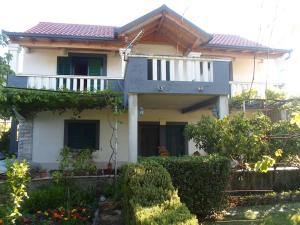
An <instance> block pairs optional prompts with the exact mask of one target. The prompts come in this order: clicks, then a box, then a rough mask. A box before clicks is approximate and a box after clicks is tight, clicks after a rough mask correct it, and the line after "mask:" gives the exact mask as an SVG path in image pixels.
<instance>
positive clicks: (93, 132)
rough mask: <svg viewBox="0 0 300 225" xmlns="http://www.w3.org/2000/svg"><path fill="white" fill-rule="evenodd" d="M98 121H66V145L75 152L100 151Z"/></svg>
mask: <svg viewBox="0 0 300 225" xmlns="http://www.w3.org/2000/svg"><path fill="white" fill-rule="evenodd" d="M99 126H100V123H99V121H98V120H65V129H64V145H65V146H68V147H70V148H71V149H74V150H80V149H92V150H98V149H99Z"/></svg>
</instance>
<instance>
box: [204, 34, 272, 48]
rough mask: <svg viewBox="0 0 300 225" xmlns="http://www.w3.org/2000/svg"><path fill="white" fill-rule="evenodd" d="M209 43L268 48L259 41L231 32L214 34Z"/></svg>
mask: <svg viewBox="0 0 300 225" xmlns="http://www.w3.org/2000/svg"><path fill="white" fill-rule="evenodd" d="M208 45H211V46H212V45H216V46H217V45H221V46H224V47H225V46H227V47H232V46H235V47H248V48H249V47H250V48H255V47H256V48H268V47H267V46H264V45H262V44H260V43H258V42H255V41H250V40H248V39H246V38H243V37H240V36H238V35H230V34H213V38H212V39H211V40H210V41H209V43H208Z"/></svg>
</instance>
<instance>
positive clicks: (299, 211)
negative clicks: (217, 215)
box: [204, 203, 300, 225]
mask: <svg viewBox="0 0 300 225" xmlns="http://www.w3.org/2000/svg"><path fill="white" fill-rule="evenodd" d="M222 224H224V225H227V224H230V225H300V203H289V204H276V205H264V206H252V207H237V208H234V209H231V210H228V211H227V212H226V213H225V216H224V219H223V220H220V221H217V222H213V223H211V222H206V223H204V225H222Z"/></svg>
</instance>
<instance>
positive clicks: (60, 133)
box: [32, 110, 128, 168]
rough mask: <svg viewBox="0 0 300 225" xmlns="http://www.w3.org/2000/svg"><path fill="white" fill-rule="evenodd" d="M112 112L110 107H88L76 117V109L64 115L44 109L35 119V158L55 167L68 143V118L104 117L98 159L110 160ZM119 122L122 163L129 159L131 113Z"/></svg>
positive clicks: (45, 164) (97, 152)
mask: <svg viewBox="0 0 300 225" xmlns="http://www.w3.org/2000/svg"><path fill="white" fill-rule="evenodd" d="M109 115H111V112H110V111H108V110H102V111H99V110H86V111H84V112H82V113H81V114H80V116H79V117H80V118H79V117H78V116H77V117H75V116H74V115H73V113H72V112H66V113H63V114H62V115H58V114H54V113H52V112H43V113H40V114H38V115H37V116H36V118H35V119H34V121H33V150H32V161H33V162H35V163H41V164H42V165H44V166H45V167H47V168H54V167H55V166H56V165H57V157H58V154H59V151H60V149H61V148H62V147H63V146H64V120H66V119H74V118H77V119H81V120H85V119H88V120H100V132H99V135H100V137H99V140H100V142H99V148H100V149H99V150H98V151H96V152H95V153H94V159H95V161H96V162H98V163H99V162H108V160H109V157H110V154H111V149H110V147H109V140H110V136H111V134H112V129H111V128H110V126H109V123H108V118H109V117H110V119H111V116H109ZM120 120H121V121H122V123H121V124H120V125H119V150H118V159H119V160H120V161H121V162H125V161H128V147H127V146H128V124H127V115H126V114H124V115H122V117H121V118H120Z"/></svg>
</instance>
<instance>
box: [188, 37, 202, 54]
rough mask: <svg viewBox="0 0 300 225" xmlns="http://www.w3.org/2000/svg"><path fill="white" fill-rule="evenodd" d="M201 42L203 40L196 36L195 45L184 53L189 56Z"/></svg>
mask: <svg viewBox="0 0 300 225" xmlns="http://www.w3.org/2000/svg"><path fill="white" fill-rule="evenodd" d="M200 42H201V41H200V38H196V40H195V41H194V43H193V45H192V46H191V47H190V48H188V49H187V50H186V52H185V53H184V55H185V56H187V55H188V54H190V52H192V51H193V50H194V49H195V48H196V47H197V46H199V45H200Z"/></svg>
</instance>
